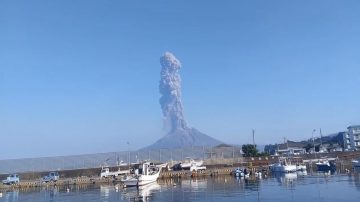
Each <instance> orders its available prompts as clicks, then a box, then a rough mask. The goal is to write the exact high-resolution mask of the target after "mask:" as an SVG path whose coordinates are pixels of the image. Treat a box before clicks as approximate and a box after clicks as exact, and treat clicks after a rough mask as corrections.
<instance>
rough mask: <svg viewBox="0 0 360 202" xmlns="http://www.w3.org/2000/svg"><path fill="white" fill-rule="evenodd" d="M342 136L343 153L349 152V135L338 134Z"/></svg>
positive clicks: (345, 133)
mask: <svg viewBox="0 0 360 202" xmlns="http://www.w3.org/2000/svg"><path fill="white" fill-rule="evenodd" d="M340 133H341V134H342V136H343V142H344V151H350V150H351V140H350V135H349V133H348V132H340Z"/></svg>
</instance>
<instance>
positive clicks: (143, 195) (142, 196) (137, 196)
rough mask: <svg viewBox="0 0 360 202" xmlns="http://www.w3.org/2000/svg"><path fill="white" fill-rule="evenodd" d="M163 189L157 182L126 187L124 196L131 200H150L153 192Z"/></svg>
mask: <svg viewBox="0 0 360 202" xmlns="http://www.w3.org/2000/svg"><path fill="white" fill-rule="evenodd" d="M160 189H161V187H160V185H159V184H158V183H157V182H154V183H151V184H148V185H145V186H140V187H138V188H137V187H130V188H125V189H124V190H123V192H122V195H123V198H124V199H127V200H129V201H150V199H151V197H152V196H153V193H155V192H158V191H159V190H160Z"/></svg>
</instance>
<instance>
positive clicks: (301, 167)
mask: <svg viewBox="0 0 360 202" xmlns="http://www.w3.org/2000/svg"><path fill="white" fill-rule="evenodd" d="M296 171H306V165H304V164H296Z"/></svg>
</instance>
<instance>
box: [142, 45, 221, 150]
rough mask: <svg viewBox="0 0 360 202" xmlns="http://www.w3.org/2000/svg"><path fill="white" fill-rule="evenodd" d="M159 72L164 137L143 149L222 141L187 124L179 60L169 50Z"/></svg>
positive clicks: (162, 60) (161, 61) (201, 144)
mask: <svg viewBox="0 0 360 202" xmlns="http://www.w3.org/2000/svg"><path fill="white" fill-rule="evenodd" d="M160 64H161V67H162V68H161V72H160V84H159V91H160V93H161V95H162V96H161V98H160V105H161V109H162V112H163V118H164V128H165V130H167V131H168V132H167V133H166V135H165V136H164V137H162V138H161V139H159V140H158V141H156V142H155V143H154V144H152V145H150V146H148V147H145V148H144V149H160V148H161V149H163V148H181V147H190V146H215V145H218V144H221V143H222V142H221V141H219V140H217V139H214V138H212V137H210V136H208V135H206V134H204V133H202V132H200V131H198V130H197V129H195V128H190V127H188V126H187V123H186V121H185V118H184V115H183V105H182V101H181V77H180V74H179V70H180V68H181V63H180V61H179V60H178V59H177V58H176V57H175V56H174V55H173V54H172V53H170V52H166V53H165V54H164V55H163V56H162V57H161V58H160Z"/></svg>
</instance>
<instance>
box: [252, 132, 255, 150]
mask: <svg viewBox="0 0 360 202" xmlns="http://www.w3.org/2000/svg"><path fill="white" fill-rule="evenodd" d="M252 138H253V145H254V147H256V146H255V130H254V129H252Z"/></svg>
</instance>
